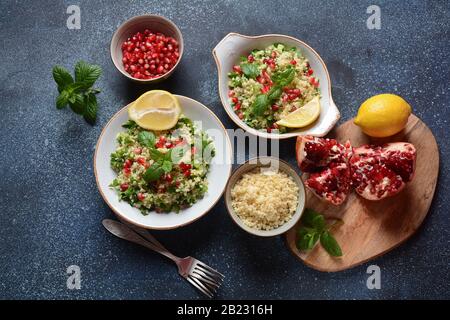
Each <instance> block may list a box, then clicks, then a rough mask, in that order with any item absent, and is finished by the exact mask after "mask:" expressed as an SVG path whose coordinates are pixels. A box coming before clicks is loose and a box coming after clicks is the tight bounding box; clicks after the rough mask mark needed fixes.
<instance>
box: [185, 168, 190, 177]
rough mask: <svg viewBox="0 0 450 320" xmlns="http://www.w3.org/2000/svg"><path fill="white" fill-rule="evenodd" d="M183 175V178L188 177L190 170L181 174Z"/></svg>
mask: <svg viewBox="0 0 450 320" xmlns="http://www.w3.org/2000/svg"><path fill="white" fill-rule="evenodd" d="M183 175H184V176H185V177H190V176H191V170H186V171H185V172H183Z"/></svg>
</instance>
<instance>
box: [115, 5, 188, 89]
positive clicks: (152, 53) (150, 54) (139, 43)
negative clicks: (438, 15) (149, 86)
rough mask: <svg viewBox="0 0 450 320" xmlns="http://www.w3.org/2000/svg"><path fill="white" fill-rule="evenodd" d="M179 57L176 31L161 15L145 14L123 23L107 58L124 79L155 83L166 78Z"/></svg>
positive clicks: (180, 42) (180, 46)
mask: <svg viewBox="0 0 450 320" xmlns="http://www.w3.org/2000/svg"><path fill="white" fill-rule="evenodd" d="M182 55H183V36H182V35H181V31H180V29H178V27H177V26H176V25H175V24H174V23H173V22H172V21H170V20H168V19H167V18H164V17H162V16H158V15H153V14H146V15H141V16H136V17H133V18H131V19H129V20H127V21H125V22H124V23H123V24H122V25H121V26H120V27H119V28H118V29H117V31H116V32H115V33H114V35H113V37H112V40H111V59H112V61H113V63H114V65H115V66H116V68H117V69H118V70H119V71H120V72H121V73H122V74H123V75H124V76H126V77H127V78H129V79H131V80H134V81H137V82H144V83H147V82H156V81H158V80H162V79H166V78H168V77H169V76H170V75H171V74H172V73H173V71H174V70H175V68H176V67H177V65H178V63H179V62H180V60H181V56H182Z"/></svg>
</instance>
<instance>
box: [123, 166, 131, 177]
mask: <svg viewBox="0 0 450 320" xmlns="http://www.w3.org/2000/svg"><path fill="white" fill-rule="evenodd" d="M123 174H124V175H126V176H129V175H130V174H131V169H130V168H123Z"/></svg>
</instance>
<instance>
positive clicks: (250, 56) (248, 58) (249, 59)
mask: <svg viewBox="0 0 450 320" xmlns="http://www.w3.org/2000/svg"><path fill="white" fill-rule="evenodd" d="M247 60H248V62H250V63H252V62H253V61H255V57H253V55H251V54H250V55H249V56H248V57H247Z"/></svg>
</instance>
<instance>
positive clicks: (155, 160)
mask: <svg viewBox="0 0 450 320" xmlns="http://www.w3.org/2000/svg"><path fill="white" fill-rule="evenodd" d="M176 97H177V99H178V101H179V104H180V106H181V109H182V115H181V116H180V118H179V119H178V122H177V124H176V126H175V127H173V128H172V129H170V130H166V131H151V130H144V129H143V128H141V127H139V126H138V125H137V124H136V123H135V122H134V121H132V120H130V119H129V117H128V112H127V107H128V106H127V107H125V108H123V109H122V110H120V111H119V112H118V113H117V114H116V115H114V117H113V118H112V119H111V120H110V121H109V123H108V124H107V125H106V126H105V128H104V129H103V132H102V134H101V135H100V138H99V140H98V143H97V147H96V152H95V156H94V169H95V176H96V180H97V185H98V188H99V190H100V193H101V195H102V196H103V198H104V199H105V201H106V203H107V204H108V205H109V206H110V208H111V209H112V210H113V211H114V212H115V213H116V214H117V215H118V216H119V217H121V218H123V219H125V220H127V221H128V222H130V223H133V224H135V225H138V226H141V227H145V228H148V229H174V228H177V227H180V226H183V225H186V224H188V223H190V222H193V221H195V220H196V219H198V218H200V217H201V216H203V215H204V214H205V213H207V212H208V211H209V210H210V209H211V208H212V207H213V206H214V204H215V203H216V202H217V201H218V200H219V198H220V197H221V195H222V193H223V191H224V189H225V186H226V183H227V180H228V177H229V175H230V172H231V157H232V150H231V142H230V139H229V137H228V135H227V133H226V131H225V128H224V127H223V125H222V123H221V122H220V120H219V119H218V118H217V117H216V116H215V115H214V114H213V113H212V112H211V111H210V110H209V109H208V108H207V107H205V106H204V105H202V104H201V103H199V102H197V101H195V100H192V99H190V98H187V97H183V96H176Z"/></svg>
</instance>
